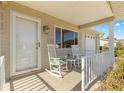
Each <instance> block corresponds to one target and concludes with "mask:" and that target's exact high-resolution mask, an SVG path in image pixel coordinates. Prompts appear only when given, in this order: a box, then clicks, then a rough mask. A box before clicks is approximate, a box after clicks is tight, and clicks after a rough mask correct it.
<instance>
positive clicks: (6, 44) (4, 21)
mask: <svg viewBox="0 0 124 93" xmlns="http://www.w3.org/2000/svg"><path fill="white" fill-rule="evenodd" d="M0 6H2V8H0V21H1V22H0V40H1V42H0V53H1V54H0V55H5V58H6V61H5V62H6V63H5V65H6V67H5V68H6V69H5V70H6V80H8V79H9V78H10V57H11V55H10V26H9V24H10V21H9V20H10V19H9V18H10V16H9V15H10V10H14V11H17V12H20V13H23V14H26V15H29V16H34V17H38V18H40V19H41V26H43V25H49V26H50V30H49V33H48V34H46V33H44V32H43V31H42V30H41V33H42V35H41V42H42V43H41V55H42V57H41V58H42V63H41V65H42V69H44V68H48V67H49V63H48V52H47V44H48V43H54V25H57V26H61V27H65V28H68V29H73V30H76V31H79V29H78V26H76V25H73V24H71V23H68V22H65V21H63V20H60V19H57V18H55V17H53V16H50V15H47V14H45V13H42V12H39V11H36V10H33V9H31V8H28V7H25V6H22V5H19V4H17V3H14V2H8V3H5V4H4V5H0ZM86 33H89V34H93V35H96V34H95V33H94V32H92V31H88V30H80V31H79V45H80V46H82V45H83V48H84V49H85V43H84V42H85V39H82V37H83V38H84V37H85V34H86ZM82 43H83V44H82ZM69 51H70V50H69Z"/></svg>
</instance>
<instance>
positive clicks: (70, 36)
mask: <svg viewBox="0 0 124 93" xmlns="http://www.w3.org/2000/svg"><path fill="white" fill-rule="evenodd" d="M74 33H75V32H72V31H69V30H65V29H62V43H63V44H62V47H63V48H71V45H74V44H75V43H74V41H75V40H74Z"/></svg>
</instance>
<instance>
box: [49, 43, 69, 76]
mask: <svg viewBox="0 0 124 93" xmlns="http://www.w3.org/2000/svg"><path fill="white" fill-rule="evenodd" d="M47 47H48V57H49V65H50V71H49V70H47V72H49V73H50V74H52V75H54V76H57V77H62V71H68V66H67V65H68V64H67V62H66V60H65V59H61V58H57V56H56V48H58V45H54V44H48V45H47Z"/></svg>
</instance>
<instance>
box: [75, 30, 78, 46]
mask: <svg viewBox="0 0 124 93" xmlns="http://www.w3.org/2000/svg"><path fill="white" fill-rule="evenodd" d="M77 44H78V33H77V32H75V45H77Z"/></svg>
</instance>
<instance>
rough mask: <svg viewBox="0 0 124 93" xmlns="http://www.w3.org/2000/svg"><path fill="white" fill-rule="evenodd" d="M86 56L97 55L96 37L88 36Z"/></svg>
mask: <svg viewBox="0 0 124 93" xmlns="http://www.w3.org/2000/svg"><path fill="white" fill-rule="evenodd" d="M85 39H86V55H91V54H95V53H96V37H95V36H93V35H88V34H87V35H86V37H85Z"/></svg>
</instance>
